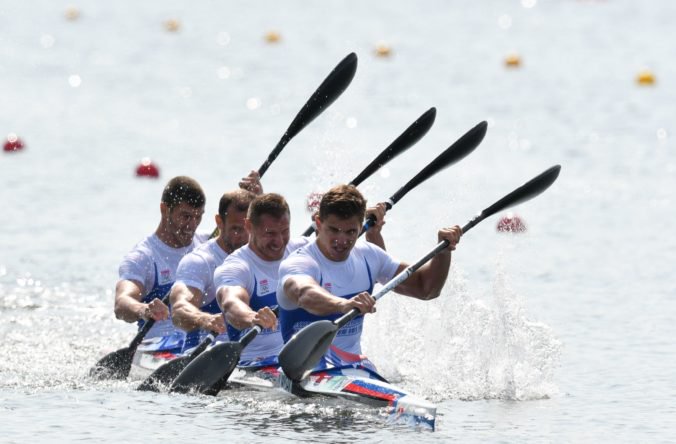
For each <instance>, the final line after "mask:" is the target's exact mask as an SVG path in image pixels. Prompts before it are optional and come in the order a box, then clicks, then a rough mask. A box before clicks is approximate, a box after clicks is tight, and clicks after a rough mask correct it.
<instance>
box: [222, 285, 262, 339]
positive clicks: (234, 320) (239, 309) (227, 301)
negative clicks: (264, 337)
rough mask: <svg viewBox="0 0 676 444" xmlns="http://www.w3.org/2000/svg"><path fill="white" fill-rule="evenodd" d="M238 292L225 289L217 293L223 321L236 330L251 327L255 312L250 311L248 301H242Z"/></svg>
mask: <svg viewBox="0 0 676 444" xmlns="http://www.w3.org/2000/svg"><path fill="white" fill-rule="evenodd" d="M237 293H238V292H237V291H235V290H233V289H230V288H226V289H223V290H221V292H219V294H220V296H221V297H220V299H219V300H220V301H221V306H222V308H223V313H224V314H225V320H226V322H227V323H228V324H230V325H232V326H233V327H235V328H236V329H237V330H243V329H245V328H249V327H253V319H254V317H255V316H256V312H255V311H253V310H252V309H251V307H250V306H249V303H248V301H245V300H242V297H240V296H239V295H238V294H237Z"/></svg>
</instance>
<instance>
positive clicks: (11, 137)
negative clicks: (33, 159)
mask: <svg viewBox="0 0 676 444" xmlns="http://www.w3.org/2000/svg"><path fill="white" fill-rule="evenodd" d="M23 147H24V146H23V142H22V141H21V139H19V138H18V137H17V136H16V134H14V133H10V134H8V135H7V139H6V140H5V144H4V145H3V147H2V149H3V150H4V151H5V152H8V153H11V152H14V151H21V150H22V149H23Z"/></svg>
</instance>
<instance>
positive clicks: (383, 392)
mask: <svg viewBox="0 0 676 444" xmlns="http://www.w3.org/2000/svg"><path fill="white" fill-rule="evenodd" d="M343 391H346V392H351V393H358V394H361V395H366V396H370V397H372V398H375V399H386V400H387V401H389V402H390V403H392V402H394V401H396V400H397V399H398V398H399V397H400V396H401V395H403V393H401V392H398V391H396V390H391V389H388V388H385V387H382V386H379V385H375V384H369V383H366V382H363V381H353V382H350V383H349V384H347V385H346V386H345V387H344V388H343Z"/></svg>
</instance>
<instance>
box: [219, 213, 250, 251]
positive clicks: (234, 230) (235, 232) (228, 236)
mask: <svg viewBox="0 0 676 444" xmlns="http://www.w3.org/2000/svg"><path fill="white" fill-rule="evenodd" d="M245 219H246V211H237V209H234V210H229V211H228V213H227V214H226V215H225V223H223V222H219V220H220V217H219V216H216V223H217V225H218V228H219V230H220V231H221V234H220V236H221V239H222V240H223V244H224V245H225V248H226V251H227V252H228V253H232V252H233V251H235V250H236V249H238V248H239V247H241V246H242V245H245V244H246V243H247V242H248V241H249V234H248V233H247V232H246V230H245V229H244V220H245Z"/></svg>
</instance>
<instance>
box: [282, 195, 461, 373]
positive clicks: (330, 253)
mask: <svg viewBox="0 0 676 444" xmlns="http://www.w3.org/2000/svg"><path fill="white" fill-rule="evenodd" d="M365 209H366V200H365V199H364V197H363V196H362V195H361V193H360V192H359V191H358V190H357V189H356V187H354V186H352V185H339V186H337V187H334V188H332V189H331V190H329V191H328V192H327V193H326V194H324V195H323V196H322V200H321V202H320V205H319V214H318V215H317V216H316V219H315V222H316V225H317V237H316V239H315V240H314V241H313V242H312V243H310V244H308V245H306V246H304V247H302V248H300V249H298V250H296V251H294V252H293V253H292V254H290V255H289V256H288V257H287V258H286V259H285V260H284V261H282V263H281V265H280V268H279V287H278V289H277V299H278V303H279V306H280V309H281V310H280V326H281V331H282V335H283V338H284V341H285V342H286V341H288V340H289V339H291V337H292V336H293V335H294V334H295V333H296V332H298V331H299V330H300V329H301V328H303V327H304V326H306V325H308V324H310V323H312V322H314V321H317V320H321V319H329V320H334V319H336V318H338V317H339V316H340V315H342V314H344V313H347V312H348V311H350V310H351V309H353V308H357V309H358V310H359V311H360V312H362V313H373V312H375V300H374V299H373V297H372V296H371V293H372V292H373V286H374V284H375V283H376V282H378V283H383V284H384V283H386V282H387V281H389V280H390V279H392V277H394V276H395V275H396V274H398V273H399V272H401V271H402V270H404V269H405V268H406V267H407V266H408V265H407V264H406V263H404V262H400V261H398V260H396V259H394V258H393V257H392V256H391V255H390V254H389V253H387V252H386V251H384V250H383V249H381V248H379V247H378V246H376V245H373V244H371V243H368V242H364V241H363V240H361V239H359V233H360V231H361V228H362V223H363V221H364V216H365ZM378 220H379V221H381V220H382V218H378ZM369 231H370V230H369ZM367 233H368V232H367ZM461 235H462V230H461V228H460V227H459V226H457V225H455V226H453V227H449V228H442V229H441V230H439V232H438V239H439V241H442V240H444V239H446V240H448V241H449V246H448V248H447V249H446V250H444V251H443V252H442V253H440V254H437V255H436V256H435V257H434V258H433V259H432V260H430V261H429V262H428V263H427V264H425V265H424V266H422V267H421V268H420V269H419V270H418V271H416V272H415V273H413V274H412V275H411V276H410V277H409V278H408V279H407V280H406V281H404V282H403V283H401V284H400V285H399V286H397V287H396V288H395V291H396V292H397V293H400V294H402V295H406V296H411V297H414V298H417V299H421V300H429V299H434V298H436V297H438V296H439V294H440V293H441V290H442V288H443V286H444V284H445V282H446V278H447V276H448V271H449V268H450V265H451V251H452V250H454V249H455V247H456V245H457V244H458V241H459V240H460V236H461ZM363 321H364V318H363V316H359V317H357V318H355V319H353V320H352V321H350V322H349V323H348V324H347V325H345V326H344V327H343V328H341V329H340V330H339V331H338V334H337V336H336V338H335V339H334V341H333V343H332V346H331V348H330V350H329V352H328V353H326V355H325V356H324V357H323V359H322V361H321V362H320V364H319V365H318V366H317V368H316V370H320V369H323V368H327V367H343V366H352V367H365V368H368V369H370V370H374V371H375V368H374V367H373V365H372V364H371V363H370V362H369V361H368V360H367V359H366V358H365V357H364V356H362V355H361V333H362V327H363Z"/></svg>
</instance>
